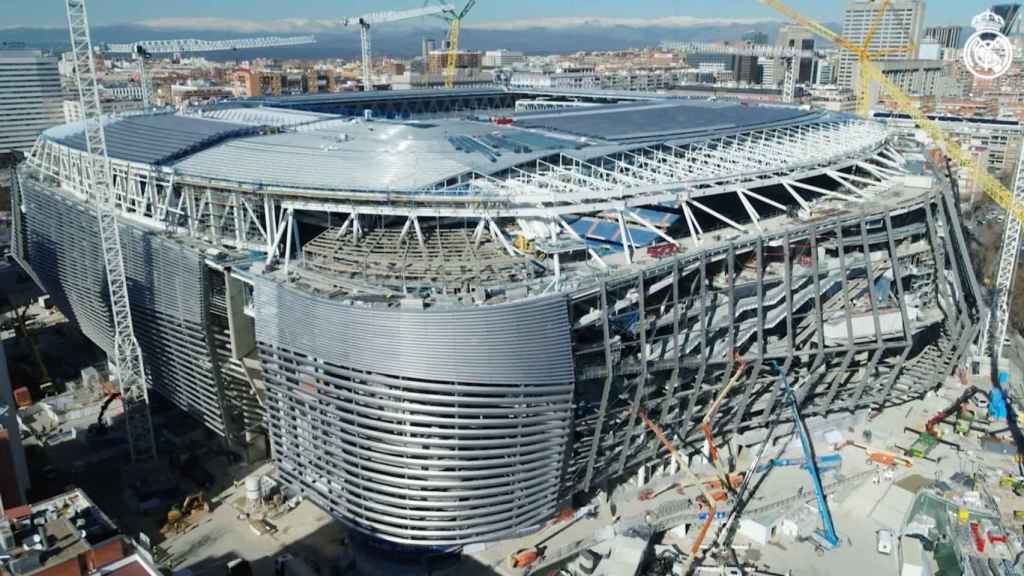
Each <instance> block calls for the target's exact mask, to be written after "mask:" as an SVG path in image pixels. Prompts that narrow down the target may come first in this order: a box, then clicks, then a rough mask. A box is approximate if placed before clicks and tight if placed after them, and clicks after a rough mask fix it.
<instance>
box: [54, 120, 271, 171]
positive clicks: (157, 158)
mask: <svg viewBox="0 0 1024 576" xmlns="http://www.w3.org/2000/svg"><path fill="white" fill-rule="evenodd" d="M105 131H106V136H107V153H108V154H109V155H110V157H111V158H117V159H120V160H126V161H128V162H140V163H144V164H167V163H170V162H172V161H174V160H177V159H179V158H182V157H184V156H187V155H189V154H191V153H193V152H196V151H198V150H202V149H203V148H206V147H208V146H212V145H213V144H216V143H218V142H221V141H223V140H225V139H227V138H231V137H235V136H241V135H245V134H253V133H256V132H257V131H258V128H255V127H252V126H244V125H240V124H234V123H229V122H220V121H217V120H206V119H203V118H193V117H188V116H178V115H175V114H160V115H149V116H127V117H125V118H121V119H119V120H116V121H114V122H111V123H110V124H107V125H106V127H105ZM61 142H62V143H63V144H66V145H68V146H71V147H72V148H76V149H78V150H85V133H84V132H75V133H73V134H70V135H68V136H65V137H64V138H62V139H61Z"/></svg>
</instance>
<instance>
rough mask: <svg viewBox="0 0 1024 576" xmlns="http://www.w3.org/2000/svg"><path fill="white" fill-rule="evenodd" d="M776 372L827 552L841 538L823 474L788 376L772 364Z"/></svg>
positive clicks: (818, 533)
mask: <svg viewBox="0 0 1024 576" xmlns="http://www.w3.org/2000/svg"><path fill="white" fill-rule="evenodd" d="M772 364H773V366H774V368H775V371H776V372H778V373H779V381H780V382H781V383H782V391H783V393H784V394H785V395H786V400H787V401H788V402H789V411H790V414H792V416H793V426H794V428H795V429H796V432H797V436H799V437H800V448H801V449H802V450H803V453H804V462H805V463H806V464H804V465H803V468H804V469H805V470H807V472H808V473H809V474H810V475H811V484H812V485H813V487H814V497H815V498H816V499H817V501H818V515H819V516H821V530H820V531H816V532H815V533H814V536H815V540H817V541H818V543H819V544H821V546H822V547H824V548H825V549H827V550H832V549H833V548H836V547H838V546H839V537H838V536H836V528H835V526H834V525H833V524H832V513H831V512H829V510H828V502H826V501H825V490H824V489H823V488H822V487H821V474H820V473H819V471H818V461H817V460H816V459H815V458H814V448H813V446H811V437H810V435H809V434H808V433H807V426H805V425H804V421H803V419H802V418H801V417H800V406H799V403H798V402H797V399H796V393H795V392H793V388H792V387H791V386H790V385H789V381H787V380H786V375H785V374H784V373H783V372H782V369H781V368H779V364H778V362H772Z"/></svg>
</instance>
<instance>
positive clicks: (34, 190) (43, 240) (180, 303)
mask: <svg viewBox="0 0 1024 576" xmlns="http://www.w3.org/2000/svg"><path fill="white" fill-rule="evenodd" d="M23 198H24V203H25V206H26V214H25V220H26V222H25V232H24V234H25V235H26V238H27V246H28V260H29V263H30V264H31V266H32V268H33V269H34V270H35V271H36V272H37V274H38V275H39V277H40V280H41V281H42V282H43V284H44V286H45V288H46V289H47V291H48V292H49V293H50V295H51V297H52V298H53V299H54V302H55V303H56V304H57V306H58V307H59V308H60V309H61V311H63V312H64V314H65V315H66V316H67V317H68V318H69V320H71V321H72V322H74V323H76V324H77V325H78V326H79V327H80V328H81V330H82V332H83V333H84V334H85V335H86V336H87V337H88V338H89V339H90V340H92V341H93V342H95V343H96V344H97V345H98V346H99V347H100V348H103V349H104V350H108V351H109V350H110V346H111V321H110V308H109V297H108V296H107V288H106V279H105V276H104V274H105V272H104V270H103V264H102V262H103V259H102V254H101V253H100V247H99V238H98V236H97V235H96V231H95V216H94V215H93V213H92V209H91V207H89V206H86V205H84V204H82V203H81V202H78V201H76V200H72V199H70V198H68V197H67V196H65V195H63V194H62V193H59V192H51V191H49V190H46V189H44V188H43V187H41V186H40V184H39V183H38V181H35V180H31V179H25V186H24V188H23ZM121 242H122V244H123V245H122V250H123V253H124V257H125V268H126V269H125V272H126V275H127V278H128V290H129V295H130V300H131V304H132V314H133V317H134V319H135V332H136V337H137V338H138V339H139V344H140V346H141V347H142V352H143V354H144V355H145V357H146V360H147V362H146V367H147V378H148V380H149V385H150V386H152V387H153V388H154V389H155V390H156V391H157V392H159V393H160V394H162V395H163V396H164V397H166V398H167V399H169V400H170V401H172V402H174V403H175V404H177V405H178V406H179V407H181V408H182V409H183V410H185V411H186V412H188V413H190V414H192V415H194V416H196V417H197V418H198V419H199V420H200V421H202V422H203V423H204V424H205V425H206V426H208V427H209V428H210V429H212V430H214V431H216V432H218V433H221V434H223V430H224V422H223V418H222V416H221V414H222V412H221V410H220V407H219V403H218V400H217V398H218V397H217V392H216V384H215V382H214V380H213V377H212V361H211V359H210V357H209V353H208V348H207V347H206V344H205V338H206V336H205V334H206V332H205V329H204V326H205V324H206V321H207V319H206V317H205V314H204V309H205V302H206V301H207V295H206V289H205V287H204V285H203V281H202V271H203V261H202V256H201V254H200V253H199V252H197V251H195V250H193V249H190V248H187V247H185V246H182V245H180V244H178V243H177V242H175V241H173V240H170V239H167V238H162V237H160V236H158V235H156V234H153V233H150V232H148V231H145V230H141V229H139V228H136V227H134V226H132V225H129V224H124V223H122V224H121Z"/></svg>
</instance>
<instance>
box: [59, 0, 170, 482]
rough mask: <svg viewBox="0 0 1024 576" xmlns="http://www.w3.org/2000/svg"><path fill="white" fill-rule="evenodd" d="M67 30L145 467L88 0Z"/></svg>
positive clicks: (143, 393) (144, 401) (135, 353)
mask: <svg viewBox="0 0 1024 576" xmlns="http://www.w3.org/2000/svg"><path fill="white" fill-rule="evenodd" d="M67 14H68V29H69V31H70V33H71V50H72V54H74V63H75V79H76V80H77V85H78V98H79V102H80V103H81V105H82V121H83V124H84V129H85V144H86V153H87V156H86V158H87V160H84V161H86V162H89V164H90V168H91V169H89V170H83V173H84V174H85V177H84V180H85V182H84V184H85V186H84V188H85V189H84V192H85V194H86V195H87V196H88V197H89V198H91V200H92V202H93V204H94V205H95V207H96V219H97V222H98V232H99V240H100V246H101V248H102V252H103V265H104V268H105V270H106V276H107V288H108V290H109V294H110V316H111V320H112V325H113V326H112V327H113V334H112V336H113V338H112V341H113V350H112V351H111V350H108V351H107V353H108V354H109V355H110V359H111V361H112V366H111V368H112V371H111V376H112V377H113V378H112V379H113V380H115V381H116V382H117V385H118V387H119V391H120V393H121V402H122V403H123V404H124V414H125V422H126V423H127V426H128V446H129V448H130V449H131V456H132V460H133V461H135V462H144V461H148V460H152V459H153V458H155V457H156V446H155V445H154V443H153V424H152V422H151V421H150V414H149V394H148V391H147V390H146V372H145V369H144V368H143V364H142V350H141V349H140V348H139V342H138V340H136V339H135V332H134V330H133V327H132V309H131V306H130V305H129V301H128V281H127V278H126V276H125V266H124V258H123V256H122V254H121V235H120V232H119V231H118V224H117V214H116V210H117V209H116V206H115V200H114V191H113V187H112V184H113V178H112V175H111V171H110V159H109V158H108V157H107V139H106V135H105V134H104V131H103V118H102V116H103V111H102V109H101V108H100V92H99V84H98V83H97V81H96V62H95V60H94V59H93V51H92V39H91V38H90V36H89V17H88V15H87V13H86V7H85V0H67Z"/></svg>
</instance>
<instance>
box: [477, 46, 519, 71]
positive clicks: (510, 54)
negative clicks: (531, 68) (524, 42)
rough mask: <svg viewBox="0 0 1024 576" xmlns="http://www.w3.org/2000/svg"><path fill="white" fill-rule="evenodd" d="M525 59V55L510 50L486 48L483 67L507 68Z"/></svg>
mask: <svg viewBox="0 0 1024 576" xmlns="http://www.w3.org/2000/svg"><path fill="white" fill-rule="evenodd" d="M525 61H526V55H525V54H523V53H522V52H514V51H512V50H488V51H486V52H484V56H483V62H482V63H483V67H484V68H507V67H509V66H514V65H516V64H519V63H521V62H525Z"/></svg>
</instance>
